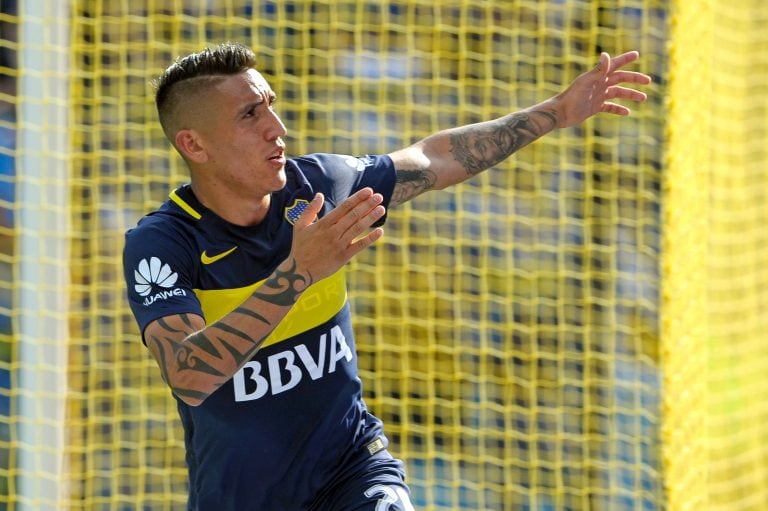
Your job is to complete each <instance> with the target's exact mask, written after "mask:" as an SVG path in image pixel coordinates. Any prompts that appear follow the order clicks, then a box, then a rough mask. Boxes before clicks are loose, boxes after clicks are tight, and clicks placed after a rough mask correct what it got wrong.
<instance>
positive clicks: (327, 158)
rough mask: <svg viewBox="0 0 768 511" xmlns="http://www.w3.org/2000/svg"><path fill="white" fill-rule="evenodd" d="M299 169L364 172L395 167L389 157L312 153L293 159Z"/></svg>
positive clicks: (305, 170)
mask: <svg viewBox="0 0 768 511" xmlns="http://www.w3.org/2000/svg"><path fill="white" fill-rule="evenodd" d="M290 161H291V162H292V163H293V164H294V165H295V167H296V168H297V169H299V170H300V171H303V172H325V173H329V172H344V173H350V172H364V171H366V170H369V169H372V168H375V167H390V166H393V163H392V159H391V158H390V157H389V156H388V155H368V154H366V155H364V156H352V155H349V154H331V153H312V154H308V155H305V156H299V157H296V158H291V160H290Z"/></svg>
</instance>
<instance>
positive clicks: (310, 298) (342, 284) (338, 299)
mask: <svg viewBox="0 0 768 511" xmlns="http://www.w3.org/2000/svg"><path fill="white" fill-rule="evenodd" d="M265 280H266V279H265ZM263 283H264V281H263V280H262V281H261V282H257V283H255V284H253V285H250V286H246V287H240V288H236V289H214V290H206V289H195V294H196V295H197V298H198V300H200V305H202V308H203V314H205V320H206V323H208V324H209V325H210V324H211V323H213V322H215V321H218V320H220V319H221V318H223V317H224V316H226V315H227V314H228V313H229V312H231V311H233V310H235V309H236V308H237V307H238V306H239V305H240V304H241V303H243V302H244V301H245V300H246V299H247V298H248V297H249V296H251V295H252V294H253V292H254V291H256V289H258V288H259V286H261V285H262V284H263ZM346 301H347V279H346V271H345V269H344V268H342V269H341V270H339V271H337V272H336V273H335V274H333V275H331V276H330V277H328V278H325V279H323V280H321V281H320V282H317V283H315V284H313V285H312V286H310V287H309V289H307V290H306V291H305V292H304V293H303V294H302V295H301V298H299V301H298V302H296V305H294V306H293V308H292V309H291V310H290V312H288V314H287V315H286V316H285V318H283V320H282V321H281V322H280V324H279V325H277V327H276V328H275V329H274V330H273V331H272V333H271V334H270V335H269V337H267V339H266V340H265V341H264V344H263V346H269V345H270V344H275V343H278V342H280V341H284V340H286V339H288V338H289V337H293V336H294V335H298V334H300V333H302V332H305V331H307V330H309V329H310V328H314V327H316V326H319V325H322V324H323V323H325V322H326V321H328V320H329V319H331V318H332V317H333V316H334V315H335V314H336V313H337V312H339V311H340V310H341V308H342V307H343V306H344V303H345V302H346Z"/></svg>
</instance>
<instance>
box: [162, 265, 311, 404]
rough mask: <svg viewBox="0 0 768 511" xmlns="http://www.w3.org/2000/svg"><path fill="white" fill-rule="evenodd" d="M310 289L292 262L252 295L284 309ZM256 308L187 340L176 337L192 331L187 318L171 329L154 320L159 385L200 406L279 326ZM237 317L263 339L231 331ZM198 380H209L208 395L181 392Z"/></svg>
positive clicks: (237, 312)
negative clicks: (258, 325) (248, 321)
mask: <svg viewBox="0 0 768 511" xmlns="http://www.w3.org/2000/svg"><path fill="white" fill-rule="evenodd" d="M311 284H312V278H311V276H304V275H302V274H300V273H298V272H297V271H296V263H295V261H293V262H292V266H291V268H290V269H288V270H286V271H283V270H275V272H274V274H273V275H272V277H270V278H269V279H267V280H266V281H265V282H264V283H263V284H262V285H261V286H260V287H259V288H258V289H257V290H256V291H255V292H254V293H253V294H252V295H251V296H252V297H253V298H258V299H259V300H261V301H262V302H267V303H270V304H273V305H277V306H281V307H288V306H291V305H293V304H294V303H296V301H297V300H298V298H299V296H300V295H301V293H302V291H304V290H305V289H306V288H307V287H309V286H310V285H311ZM257 303H258V302H257ZM257 308H258V305H254V304H251V303H250V302H249V301H246V302H245V303H244V304H243V305H240V306H239V307H237V308H236V309H234V310H233V311H232V313H231V314H230V315H228V316H225V317H224V318H223V319H221V320H219V321H217V322H215V323H213V324H211V325H210V326H209V327H208V328H206V329H204V330H199V331H197V332H194V333H191V334H189V335H187V336H186V337H182V336H180V335H179V334H180V333H181V334H184V333H187V332H191V331H193V330H195V328H194V326H193V325H192V322H191V321H190V318H189V315H188V314H180V315H179V316H178V317H179V318H180V319H181V321H182V325H178V326H175V327H174V325H171V324H170V323H169V322H168V321H167V319H166V318H162V319H159V320H158V325H159V326H160V327H162V332H161V333H160V334H157V335H152V336H148V337H147V343H152V344H153V345H154V348H155V350H154V351H155V353H157V357H158V362H159V365H160V370H161V373H162V377H163V380H165V382H166V383H168V384H169V385H171V386H172V388H173V391H174V392H175V393H176V395H178V396H179V397H181V398H190V399H194V400H200V401H202V400H203V399H205V398H206V397H207V396H208V395H210V393H212V392H213V391H214V390H216V389H217V388H218V387H220V386H221V385H223V384H224V383H225V382H226V381H228V380H229V378H231V376H232V371H233V369H235V368H239V367H241V366H242V365H243V364H245V363H246V362H247V361H248V360H250V359H251V358H252V357H253V355H254V354H255V353H256V352H257V351H258V350H259V348H261V345H262V344H263V343H264V341H265V340H266V338H267V337H268V336H269V334H270V333H271V332H272V330H273V327H274V326H275V325H276V323H277V322H279V320H277V321H271V320H270V319H268V317H267V316H265V315H264V313H262V312H260V311H259V310H257ZM238 315H239V316H247V317H248V318H251V319H252V320H253V321H254V322H255V323H261V324H262V325H263V326H264V327H266V328H263V329H261V331H262V332H264V333H263V335H261V336H259V337H252V336H251V335H249V334H248V333H247V332H245V331H243V330H242V329H241V328H242V327H240V328H238V327H235V326H233V324H232V323H233V321H234V319H236V316H238ZM165 334H167V335H165ZM174 339H176V340H174ZM179 339H182V340H179ZM172 376H175V377H172ZM200 376H203V377H208V378H207V381H208V382H209V384H210V383H212V382H215V383H213V388H212V389H211V390H210V392H202V391H200V390H194V389H190V388H185V385H184V384H183V383H179V382H180V381H190V382H193V381H195V379H197V378H199V377H200Z"/></svg>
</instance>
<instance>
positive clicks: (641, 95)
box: [605, 86, 648, 103]
mask: <svg viewBox="0 0 768 511" xmlns="http://www.w3.org/2000/svg"><path fill="white" fill-rule="evenodd" d="M605 99H627V100H629V101H637V102H638V103H642V102H643V101H645V100H646V99H648V95H647V94H646V93H645V92H642V91H639V90H635V89H630V88H629V87H621V86H614V87H608V89H606V91H605Z"/></svg>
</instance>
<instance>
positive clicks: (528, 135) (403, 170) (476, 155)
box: [390, 51, 651, 206]
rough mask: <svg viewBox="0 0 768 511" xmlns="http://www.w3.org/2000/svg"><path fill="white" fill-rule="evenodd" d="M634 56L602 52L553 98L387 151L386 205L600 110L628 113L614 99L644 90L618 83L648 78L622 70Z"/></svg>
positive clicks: (636, 97) (467, 173) (473, 170)
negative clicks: (391, 173) (390, 173)
mask: <svg viewBox="0 0 768 511" xmlns="http://www.w3.org/2000/svg"><path fill="white" fill-rule="evenodd" d="M638 57H639V54H638V53H637V52H636V51H631V52H627V53H624V54H622V55H619V56H618V57H615V58H611V57H610V56H609V55H608V54H607V53H602V54H601V55H600V61H599V63H598V64H597V66H595V67H594V68H593V69H591V70H590V71H588V72H586V73H584V74H582V75H580V76H579V77H578V78H576V79H575V80H574V81H573V82H572V83H571V85H570V86H569V87H568V88H566V89H565V90H564V91H563V92H561V93H560V94H558V95H557V96H555V97H553V98H551V99H548V100H546V101H544V102H542V103H539V104H537V105H534V106H532V107H530V108H526V109H525V110H521V111H519V112H516V113H512V114H508V115H505V116H503V117H499V118H497V119H493V120H490V121H485V122H480V123H476V124H469V125H466V126H461V127H458V128H451V129H446V130H443V131H440V132H438V133H435V134H433V135H430V136H428V137H427V138H425V139H423V140H420V141H418V142H416V143H415V144H413V145H411V146H409V147H406V148H405V149H401V150H399V151H395V152H394V153H392V154H390V157H391V158H392V160H393V161H394V163H395V168H396V169H397V184H396V185H395V191H394V194H393V197H392V201H391V203H390V206H393V205H396V204H402V203H403V202H406V201H408V200H410V199H412V198H413V197H415V196H417V195H419V194H420V193H423V192H425V191H427V190H432V189H436V190H438V189H442V188H446V187H448V186H450V185H453V184H456V183H460V182H462V181H464V180H466V179H468V178H470V177H472V176H474V175H475V174H478V173H479V172H482V171H483V170H485V169H488V168H490V167H492V166H494V165H496V164H498V163H500V162H501V161H503V160H505V159H506V158H508V157H509V156H511V155H512V154H513V153H515V152H517V151H518V150H520V149H522V148H523V147H525V146H527V145H528V144H530V143H531V142H533V141H535V140H536V139H538V138H539V137H541V136H543V135H545V134H547V133H549V132H550V131H552V130H554V129H555V128H566V127H570V126H575V125H576V124H579V123H581V122H583V121H584V120H586V119H588V118H589V117H592V116H593V115H595V114H597V113H600V112H606V113H611V114H615V115H629V113H630V109H629V108H627V107H626V106H623V105H620V104H618V103H615V102H613V100H614V99H624V100H629V101H635V102H642V101H645V99H646V95H645V93H643V92H640V91H638V90H635V89H632V88H628V87H624V86H622V85H620V84H621V83H631V84H643V85H644V84H648V83H650V82H651V78H650V77H649V76H647V75H645V74H642V73H638V72H635V71H626V70H622V67H624V66H625V65H627V64H629V63H631V62H634V61H635V60H637V58H638Z"/></svg>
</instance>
